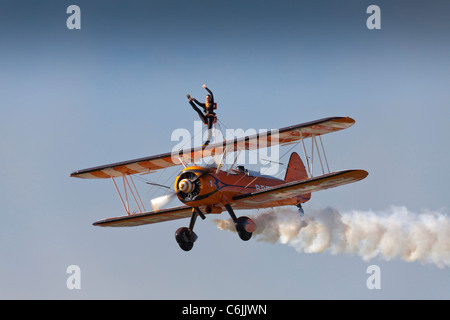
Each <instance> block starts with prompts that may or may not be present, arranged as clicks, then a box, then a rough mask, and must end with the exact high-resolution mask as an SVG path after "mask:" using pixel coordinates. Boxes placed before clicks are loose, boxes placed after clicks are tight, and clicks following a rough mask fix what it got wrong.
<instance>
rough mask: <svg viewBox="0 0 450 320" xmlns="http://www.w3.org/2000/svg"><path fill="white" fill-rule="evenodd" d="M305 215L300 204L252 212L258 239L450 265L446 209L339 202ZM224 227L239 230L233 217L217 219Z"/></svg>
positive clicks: (449, 220)
mask: <svg viewBox="0 0 450 320" xmlns="http://www.w3.org/2000/svg"><path fill="white" fill-rule="evenodd" d="M308 211H309V212H308V213H307V214H305V216H304V217H300V215H299V214H298V212H297V210H296V209H293V208H277V209H273V210H267V211H265V212H263V213H261V214H258V215H255V216H254V217H250V218H251V219H252V220H253V221H254V222H255V223H256V225H257V226H258V229H257V230H256V231H255V232H254V234H253V237H254V238H255V239H256V240H257V241H264V242H270V243H278V242H279V243H282V244H287V245H290V246H292V247H294V248H295V249H296V250H297V251H298V252H305V253H316V252H329V253H331V254H340V253H345V254H351V255H358V256H360V257H361V258H362V259H364V260H370V259H372V258H375V257H379V258H382V259H385V260H390V259H393V258H401V259H403V260H405V261H420V262H423V263H434V264H435V265H437V266H438V267H440V268H444V267H449V266H450V217H449V216H448V215H446V214H444V213H441V212H429V211H427V212H423V213H420V214H417V213H414V212H411V211H409V210H408V209H407V208H405V207H394V206H392V207H390V208H389V209H388V210H385V211H382V212H373V211H367V212H363V211H350V212H345V213H340V212H339V211H337V210H336V209H334V208H330V207H327V208H325V209H323V210H311V209H309V210H308ZM214 222H215V223H216V224H217V226H218V227H219V228H220V229H221V230H229V231H233V232H235V231H236V229H235V227H234V223H233V221H232V220H231V219H229V220H221V219H215V220H214Z"/></svg>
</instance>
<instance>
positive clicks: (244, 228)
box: [225, 204, 256, 241]
mask: <svg viewBox="0 0 450 320" xmlns="http://www.w3.org/2000/svg"><path fill="white" fill-rule="evenodd" d="M225 209H227V211H228V213H229V214H230V217H231V219H232V220H233V222H234V225H235V227H236V231H237V233H238V235H239V238H241V239H242V240H244V241H247V240H250V238H251V237H252V235H253V232H254V231H255V230H256V224H255V223H254V222H253V220H252V219H250V218H249V217H239V218H237V217H236V215H235V214H234V211H233V208H231V206H230V205H229V204H226V205H225Z"/></svg>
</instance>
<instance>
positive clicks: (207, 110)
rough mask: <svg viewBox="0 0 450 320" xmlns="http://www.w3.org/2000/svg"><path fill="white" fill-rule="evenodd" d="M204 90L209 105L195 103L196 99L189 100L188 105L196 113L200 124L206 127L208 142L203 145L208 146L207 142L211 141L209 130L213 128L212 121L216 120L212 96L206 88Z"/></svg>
mask: <svg viewBox="0 0 450 320" xmlns="http://www.w3.org/2000/svg"><path fill="white" fill-rule="evenodd" d="M205 89H206V91H208V93H209V95H210V97H211V99H210V102H209V103H201V102H199V101H197V99H192V100H191V99H189V103H190V105H191V106H192V108H193V109H194V110H195V111H196V112H197V113H198V116H199V117H200V120H202V122H203V123H204V124H206V125H207V126H208V140H207V141H206V142H205V144H209V141H210V140H211V129H212V127H213V124H214V121H215V120H216V114H215V113H214V95H213V93H212V92H211V90H209V89H208V88H205ZM194 102H195V103H196V104H197V105H198V106H200V107H202V108H203V112H202V111H201V110H200V109H199V108H198V107H197V106H196V105H195V104H194ZM203 113H204V114H203Z"/></svg>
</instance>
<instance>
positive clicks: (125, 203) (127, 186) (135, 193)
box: [111, 175, 146, 215]
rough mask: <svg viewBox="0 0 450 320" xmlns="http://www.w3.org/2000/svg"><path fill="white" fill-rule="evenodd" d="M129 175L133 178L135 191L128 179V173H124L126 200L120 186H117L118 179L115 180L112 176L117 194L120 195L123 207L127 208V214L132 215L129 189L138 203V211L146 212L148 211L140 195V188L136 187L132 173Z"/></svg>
mask: <svg viewBox="0 0 450 320" xmlns="http://www.w3.org/2000/svg"><path fill="white" fill-rule="evenodd" d="M129 177H130V180H131V184H132V185H133V188H134V191H133V188H131V185H130V182H129V181H128V178H127V176H126V175H122V179H123V190H124V193H125V200H126V201H124V199H123V197H122V193H121V192H120V190H119V188H118V187H117V183H116V180H114V177H111V180H112V181H113V183H114V187H115V188H116V191H117V194H118V195H119V198H120V201H122V204H123V207H124V208H125V211H126V212H127V214H128V215H131V211H130V203H129V200H128V192H127V190H129V191H130V193H131V195H132V196H133V199H134V202H135V203H136V206H137V211H138V213H144V212H146V210H145V206H144V203H143V202H142V199H141V196H140V195H139V192H138V190H137V188H136V185H135V184H134V181H133V178H132V177H131V175H130V176H129ZM136 196H137V198H138V199H139V202H138V200H137V199H136Z"/></svg>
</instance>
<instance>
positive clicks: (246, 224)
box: [235, 217, 256, 241]
mask: <svg viewBox="0 0 450 320" xmlns="http://www.w3.org/2000/svg"><path fill="white" fill-rule="evenodd" d="M235 225H236V231H237V233H238V235H239V238H241V240H243V241H248V240H250V239H251V238H252V235H253V232H249V231H247V229H251V230H253V229H255V227H256V225H255V223H254V222H253V220H252V219H250V218H248V217H239V218H238V219H237V221H236V224H235Z"/></svg>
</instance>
